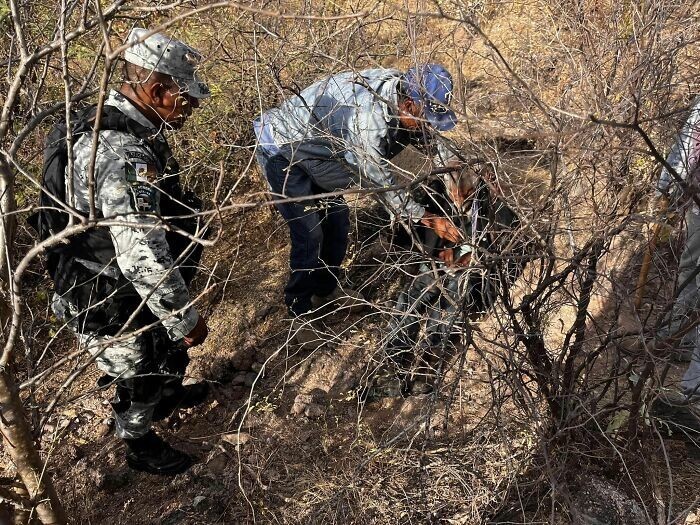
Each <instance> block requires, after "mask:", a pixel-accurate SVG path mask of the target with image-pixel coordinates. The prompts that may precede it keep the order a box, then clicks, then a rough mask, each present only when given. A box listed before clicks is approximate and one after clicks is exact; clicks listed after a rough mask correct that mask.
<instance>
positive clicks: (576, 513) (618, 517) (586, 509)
mask: <svg viewBox="0 0 700 525" xmlns="http://www.w3.org/2000/svg"><path fill="white" fill-rule="evenodd" d="M578 485H579V486H578V487H577V490H576V491H575V494H576V497H575V499H574V501H573V502H572V505H571V509H570V511H571V517H572V524H573V525H638V524H640V523H645V522H646V519H645V516H644V511H643V510H642V508H641V507H640V506H639V504H638V503H637V502H636V501H634V500H632V499H630V498H629V497H628V496H627V495H626V494H624V493H623V492H622V491H620V490H619V489H618V488H617V487H615V486H614V485H613V484H612V483H610V482H608V481H606V480H604V479H602V478H598V477H591V478H589V479H587V480H584V481H581V482H579V484H578Z"/></svg>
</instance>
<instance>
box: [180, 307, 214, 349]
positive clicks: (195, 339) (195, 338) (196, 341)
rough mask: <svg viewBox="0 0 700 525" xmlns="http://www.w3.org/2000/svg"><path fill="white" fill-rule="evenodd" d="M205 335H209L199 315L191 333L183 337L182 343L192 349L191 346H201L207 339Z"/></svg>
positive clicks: (205, 324)
mask: <svg viewBox="0 0 700 525" xmlns="http://www.w3.org/2000/svg"><path fill="white" fill-rule="evenodd" d="M207 335H209V328H208V327H207V322H206V321H205V320H204V317H202V316H201V315H200V316H199V319H197V324H196V325H194V328H193V329H192V331H191V332H190V333H189V334H187V335H186V336H185V337H184V339H183V341H184V342H185V346H187V347H188V348H192V347H193V346H199V345H201V344H202V343H203V342H204V340H205V339H206V338H207Z"/></svg>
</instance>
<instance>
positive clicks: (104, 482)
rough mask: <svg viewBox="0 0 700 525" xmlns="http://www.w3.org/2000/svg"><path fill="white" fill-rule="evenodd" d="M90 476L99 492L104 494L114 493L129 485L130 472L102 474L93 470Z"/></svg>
mask: <svg viewBox="0 0 700 525" xmlns="http://www.w3.org/2000/svg"><path fill="white" fill-rule="evenodd" d="M88 475H89V476H90V479H91V480H92V481H93V482H94V483H95V486H96V487H97V490H100V491H104V492H114V491H116V490H119V489H121V488H123V487H126V486H127V485H128V484H129V471H128V470H127V469H124V470H120V471H117V472H100V471H98V470H95V469H91V470H90V471H89V472H88Z"/></svg>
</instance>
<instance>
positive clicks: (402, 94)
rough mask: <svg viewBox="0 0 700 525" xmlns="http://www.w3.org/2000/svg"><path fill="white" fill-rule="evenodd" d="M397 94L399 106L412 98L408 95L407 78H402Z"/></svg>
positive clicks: (397, 87)
mask: <svg viewBox="0 0 700 525" xmlns="http://www.w3.org/2000/svg"><path fill="white" fill-rule="evenodd" d="M396 93H397V97H396V101H397V102H398V103H399V104H401V103H403V102H404V101H405V100H408V99H410V98H411V97H410V96H409V94H408V88H407V87H406V78H405V77H404V76H402V77H401V78H400V79H399V83H398V84H397V86H396Z"/></svg>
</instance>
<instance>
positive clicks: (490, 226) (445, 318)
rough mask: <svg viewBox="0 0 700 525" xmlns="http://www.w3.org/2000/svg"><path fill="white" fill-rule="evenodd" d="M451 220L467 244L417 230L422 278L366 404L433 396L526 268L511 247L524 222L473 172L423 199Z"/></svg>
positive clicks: (393, 320)
mask: <svg viewBox="0 0 700 525" xmlns="http://www.w3.org/2000/svg"><path fill="white" fill-rule="evenodd" d="M420 200H421V202H424V203H425V206H426V209H427V210H428V211H429V212H430V213H434V214H435V215H438V216H442V217H446V218H449V219H450V221H451V222H452V223H453V224H455V225H457V226H458V227H459V228H460V230H461V233H462V240H460V241H458V242H453V241H450V240H448V239H442V238H440V237H438V236H437V235H435V233H434V232H433V231H432V230H430V229H426V228H421V227H420V226H418V227H417V228H416V230H417V231H416V235H415V236H416V237H417V238H418V244H417V245H416V243H415V242H414V243H412V245H413V246H419V247H420V250H421V253H420V255H419V258H420V259H422V260H421V261H420V262H419V263H418V267H417V271H416V272H415V274H414V275H413V276H412V278H411V280H410V282H409V283H408V284H407V285H406V287H405V288H404V290H403V291H402V292H401V293H400V294H399V296H398V299H397V300H396V302H395V304H394V306H393V308H392V310H391V312H390V316H389V320H388V322H387V324H386V327H385V328H384V330H383V341H384V345H383V348H382V352H381V361H382V362H381V363H380V364H379V366H378V368H379V371H378V373H377V374H376V375H375V376H374V377H373V378H372V379H371V386H370V388H369V389H368V390H366V391H364V392H363V394H364V395H363V397H364V398H365V399H367V398H373V397H382V396H398V395H403V396H405V395H408V394H421V393H426V392H429V391H431V390H432V388H433V382H434V380H435V379H436V367H438V366H439V363H440V362H441V361H443V362H444V360H445V359H446V358H447V357H448V356H450V355H453V354H454V353H455V351H456V350H457V349H458V347H459V345H461V344H462V343H464V340H463V339H464V337H463V336H464V334H465V326H466V323H467V322H468V321H469V320H470V319H474V318H475V317H478V316H480V315H482V314H483V313H484V312H486V311H487V309H488V308H489V307H490V306H492V305H493V303H494V301H495V300H496V296H497V294H498V292H499V288H500V284H501V283H503V282H512V281H513V280H514V279H515V278H516V277H517V275H518V274H519V271H520V269H521V267H522V264H523V258H522V254H523V253H522V250H523V248H524V246H523V245H521V244H520V243H518V244H517V245H513V246H509V248H508V251H507V252H506V251H504V250H505V248H506V246H508V242H509V240H510V239H511V234H512V232H513V231H514V230H516V229H517V228H518V225H519V221H518V218H517V216H516V215H515V214H514V213H513V211H512V210H511V209H510V208H509V207H508V206H506V205H505V203H504V202H503V201H502V200H501V199H498V198H496V197H494V196H493V195H492V193H491V191H490V190H489V186H488V185H487V184H486V183H485V181H484V180H483V179H481V178H480V177H479V176H478V175H477V174H476V172H474V171H472V170H471V169H464V170H462V171H459V172H452V173H450V174H446V175H444V176H442V177H440V178H439V179H437V180H435V181H433V182H432V183H431V184H429V185H428V188H427V192H426V193H425V195H424V196H423V198H422V199H420Z"/></svg>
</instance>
